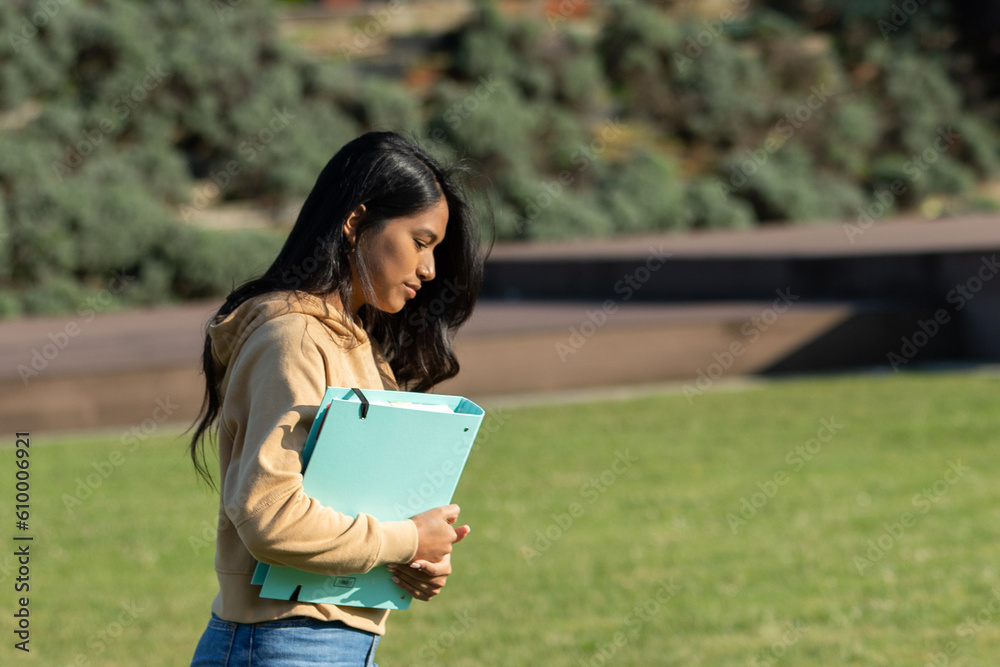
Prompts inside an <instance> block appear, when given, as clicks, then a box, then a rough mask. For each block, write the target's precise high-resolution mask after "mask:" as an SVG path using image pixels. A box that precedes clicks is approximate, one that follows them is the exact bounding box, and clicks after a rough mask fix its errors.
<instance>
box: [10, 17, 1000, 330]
mask: <svg viewBox="0 0 1000 667" xmlns="http://www.w3.org/2000/svg"><path fill="white" fill-rule="evenodd" d="M413 4H418V3H413ZM520 4H524V5H526V6H529V8H534V11H511V10H510V7H511V6H514V7H516V6H518V5H519V3H513V2H512V3H504V11H501V9H500V8H498V7H497V6H495V5H494V4H492V3H488V2H483V3H477V5H476V6H475V8H474V11H472V12H470V13H469V14H468V17H467V18H465V19H463V20H462V21H461V22H460V23H459V24H458V25H457V26H456V27H453V28H449V29H448V30H446V31H444V32H443V33H437V34H417V35H415V36H414V35H410V36H403V37H400V36H398V35H396V34H395V32H394V31H393V30H392V29H391V28H392V27H393V26H392V23H393V21H395V20H396V16H397V15H396V14H394V13H393V12H399V11H401V10H400V9H399V4H398V3H397V4H395V5H392V6H391V7H394V9H392V10H390V9H386V7H387V6H386V5H371V6H370V7H371V9H370V10H368V11H369V12H370V14H368V15H362V19H361V20H360V21H355V23H356V25H355V27H354V32H353V37H350V38H348V39H347V40H346V41H345V43H343V44H341V45H340V48H339V49H337V48H333V49H329V50H328V52H327V53H326V54H325V55H323V54H316V53H309V52H307V51H306V50H305V49H303V48H300V47H299V46H297V45H296V43H295V41H294V40H291V39H288V38H287V37H285V36H283V34H282V32H281V30H280V29H279V28H280V25H279V24H280V20H279V12H281V11H287V8H288V7H294V8H296V9H298V8H301V7H302V5H301V4H292V3H289V4H287V5H286V4H285V3H273V2H267V1H265V0H211V1H208V0H175V1H172V2H137V1H135V0H89V1H86V2H85V1H83V0H41V1H35V0H15V1H13V2H5V3H3V4H2V5H0V35H2V36H3V37H2V39H0V146H2V149H0V316H12V315H17V314H22V313H28V314H33V313H56V312H66V311H72V310H73V309H75V308H78V307H79V304H80V303H82V302H83V301H84V300H85V299H87V298H88V295H93V294H95V293H99V292H101V291H102V290H106V289H108V285H109V284H110V283H111V282H112V281H114V280H115V276H120V275H126V276H129V277H130V278H131V280H130V281H129V282H128V284H129V287H128V288H127V289H124V290H121V292H120V293H119V294H116V297H117V299H116V303H119V304H120V305H148V304H155V303H164V302H170V301H178V300H185V299H192V298H202V297H211V296H218V295H221V294H225V293H226V292H227V291H228V290H229V289H231V287H232V286H233V284H234V283H238V282H239V281H240V280H242V279H244V278H247V277H249V276H250V275H251V274H253V273H255V272H259V271H260V270H262V269H263V268H265V267H266V265H267V264H268V263H269V262H270V260H271V259H272V258H273V256H274V254H275V252H276V250H277V248H278V247H279V246H280V243H281V241H282V239H283V237H284V234H285V233H286V230H287V225H288V224H290V222H291V221H293V220H294V211H295V210H296V209H297V206H298V204H300V203H301V201H302V199H303V198H304V197H305V195H306V194H307V193H308V191H309V189H310V188H311V187H312V185H313V183H314V181H315V178H316V176H317V175H318V174H319V172H320V170H321V169H322V167H323V165H324V164H325V163H326V161H327V160H328V159H329V158H330V157H331V156H332V155H333V153H334V152H336V150H337V149H338V148H339V147H340V146H342V145H343V144H344V143H345V142H347V141H348V140H350V139H351V138H353V137H354V136H356V135H357V134H359V133H361V132H363V131H365V130H369V129H392V130H396V131H399V132H401V133H403V134H406V135H408V136H411V137H414V138H417V139H418V140H420V141H421V142H422V143H423V144H424V145H426V146H427V147H428V148H429V149H431V150H432V152H434V153H435V154H436V155H439V156H440V157H442V158H443V159H446V160H454V159H465V160H468V161H469V162H470V164H471V165H472V166H473V167H474V168H475V169H476V170H477V171H479V172H480V173H482V174H483V176H485V179H484V180H485V182H486V183H488V188H489V190H490V199H491V200H492V204H493V209H494V213H495V217H496V232H497V238H498V239H500V240H515V239H517V240H533V239H569V238H576V237H587V236H591V237H592V236H610V235H619V234H631V233H644V232H647V233H648V232H660V231H682V230H689V229H699V228H727V227H728V228H735V227H748V226H753V225H758V224H772V223H781V222H787V223H796V224H802V223H809V222H813V221H818V220H844V219H853V218H855V217H857V216H858V215H859V214H861V213H862V212H864V211H866V210H868V207H869V206H870V204H871V203H872V202H874V201H876V200H877V199H876V198H877V197H878V196H879V195H880V194H883V195H884V192H885V190H886V189H887V188H889V187H890V186H891V185H892V184H893V183H894V182H895V181H902V183H903V184H904V187H903V191H902V193H901V194H899V195H898V196H896V197H894V199H893V202H892V204H891V206H890V207H889V210H888V211H887V213H893V212H898V211H900V210H911V209H915V210H918V211H920V212H922V213H923V214H925V215H932V216H935V217H936V216H941V215H947V214H950V213H957V212H962V211H968V210H976V209H984V208H995V207H996V206H997V205H996V202H995V200H993V199H991V198H990V197H989V196H987V195H986V194H984V193H986V192H988V188H984V184H989V183H990V181H991V179H994V178H995V177H996V175H997V171H998V169H1000V139H998V132H997V120H998V114H1000V111H998V104H997V103H998V95H997V89H996V79H995V74H993V73H994V72H995V71H996V70H995V66H996V64H997V51H998V49H997V47H996V43H995V40H994V41H993V42H990V40H989V34H990V33H989V31H986V33H985V34H982V31H983V26H982V24H983V21H982V20H977V16H976V11H978V12H980V14H981V12H982V11H986V10H989V11H994V10H993V9H992V7H993V3H988V7H987V8H986V9H983V8H979V9H976V8H973V9H972V10H968V11H967V8H968V7H971V6H972V5H971V3H953V4H949V3H946V2H935V1H934V0H926V1H924V2H918V0H907V1H906V2H896V1H891V0H866V1H858V2H844V1H840V0H761V1H760V2H756V3H748V2H746V1H745V0H731V1H725V2H674V1H670V0H661V1H659V2H652V1H650V2H643V1H639V0H635V1H630V2H617V3H615V2H612V3H593V2H587V1H585V0H563V1H562V2H548V3H538V2H534V3H520ZM977 7H978V6H977ZM379 12H381V13H379ZM366 16H370V17H371V18H366ZM379 17H381V18H379ZM345 20H346V19H345ZM977 31H978V32H977ZM414 37H415V38H417V42H418V43H419V45H420V46H419V48H418V50H417V51H416V54H415V55H413V54H411V53H410V52H406V53H407V55H405V56H404V57H402V58H397V60H400V61H402V64H400V63H399V62H393V60H392V58H391V57H389V58H388V59H387V58H384V57H380V56H379V54H380V53H382V52H385V51H386V50H388V52H389V53H390V54H391V53H392V52H394V50H395V52H397V53H399V52H400V49H403V50H404V51H405V48H412V45H411V46H410V47H406V40H407V39H410V40H411V42H412V41H413V39H414ZM373 45H374V46H373ZM991 45H992V46H991ZM379 47H381V51H380V48H379ZM938 137H945V138H946V139H947V140H948V141H949V142H950V143H948V144H947V146H946V148H945V149H944V150H941V148H940V147H941V146H942V143H941V142H940V141H939V142H938V143H937V144H935V141H936V140H937V139H938ZM883 200H884V199H883ZM239 206H245V207H248V208H247V209H246V210H253V211H256V212H257V217H259V218H261V219H263V220H265V223H264V224H260V225H256V226H253V227H255V228H247V227H248V226H251V225H241V224H237V225H236V229H230V228H227V227H226V226H225V225H220V224H215V223H213V220H215V221H216V222H217V216H216V217H213V214H214V213H216V212H219V211H225V210H230V209H232V207H239ZM882 215H885V213H883V214H882ZM237 217H238V216H237Z"/></svg>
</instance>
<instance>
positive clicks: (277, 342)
mask: <svg viewBox="0 0 1000 667" xmlns="http://www.w3.org/2000/svg"><path fill="white" fill-rule="evenodd" d="M457 171H458V170H455V169H451V170H446V169H443V168H442V167H441V166H440V165H439V164H438V163H437V162H436V161H435V160H434V159H433V158H432V157H431V156H430V155H428V154H427V153H426V152H425V151H423V150H421V149H420V148H419V147H417V146H415V145H414V144H412V143H410V142H408V141H406V140H405V139H403V138H402V137H400V136H399V135H397V134H394V133H391V132H372V133H368V134H365V135H362V136H361V137H359V138H357V139H355V140H354V141H352V142H350V143H348V144H347V145H346V146H344V147H343V148H342V149H341V150H340V151H339V152H338V153H337V154H336V155H335V156H334V157H333V158H332V159H331V160H330V162H329V163H328V164H327V165H326V167H325V168H324V169H323V171H322V173H321V174H320V176H319V179H318V180H317V182H316V185H315V186H314V187H313V190H312V192H311V193H310V194H309V197H308V198H307V199H306V201H305V204H304V205H303V207H302V211H301V212H300V213H299V217H298V219H297V221H296V223H295V226H294V227H293V229H292V231H291V233H290V234H289V236H288V239H287V240H286V241H285V244H284V247H282V249H281V251H280V253H279V254H278V257H277V259H275V261H274V263H273V264H272V265H271V267H270V268H269V269H267V271H266V272H264V274H263V275H262V276H260V277H259V278H257V279H255V280H251V281H249V282H247V283H245V284H244V285H242V286H240V287H239V288H237V289H236V290H234V291H233V292H232V293H231V294H230V295H229V296H228V297H227V298H226V301H225V303H224V304H223V305H222V307H221V308H219V311H218V313H217V314H216V316H215V317H214V318H213V319H212V321H211V322H210V323H209V325H208V331H207V335H206V338H205V348H204V356H203V368H204V373H205V382H206V387H205V401H204V404H203V406H202V413H201V415H200V416H199V418H200V420H199V421H198V422H197V428H196V429H195V431H194V435H193V437H192V440H191V445H190V450H191V458H192V460H193V462H194V465H195V468H196V470H197V471H198V472H199V473H200V474H201V475H202V476H203V477H205V478H206V479H207V480H208V481H209V482H210V483H213V480H212V477H211V474H210V473H209V470H208V465H207V463H206V458H205V451H204V440H205V439H206V438H207V436H208V434H209V433H210V431H211V430H213V428H214V427H215V426H217V428H218V450H219V451H218V453H219V475H220V479H219V485H218V488H219V496H220V501H219V525H218V538H217V546H216V556H215V569H216V573H217V577H218V580H219V593H218V595H217V596H216V598H215V600H214V602H213V603H212V610H211V618H210V620H209V622H208V627H207V628H206V630H205V632H204V634H203V635H202V637H201V640H200V642H199V643H198V646H197V648H196V650H195V655H194V659H193V661H192V665H193V666H199V667H200V666H207V665H227V666H236V665H251V664H252V665H254V666H258V667H284V666H286V665H287V666H292V665H295V666H298V665H343V666H345V667H346V666H348V665H351V666H360V665H372V664H374V662H373V659H374V653H375V647H376V645H377V644H378V639H379V637H380V636H381V635H382V634H383V633H384V632H385V622H386V616H387V615H388V612H387V611H385V610H381V609H368V608H362V607H341V606H335V605H329V604H314V603H307V602H298V601H290V600H272V599H265V598H261V597H259V594H258V593H259V590H260V588H259V587H258V586H253V585H251V584H250V578H251V575H252V574H253V570H254V567H255V564H256V561H262V562H265V563H271V564H277V565H287V566H291V567H295V568H298V569H301V570H307V571H311V572H318V573H323V574H330V575H341V574H352V573H363V572H367V571H368V570H370V569H371V568H373V567H378V566H383V565H388V566H389V568H390V569H391V570H393V572H394V575H395V576H394V580H395V581H396V583H397V584H398V585H399V586H400V587H401V588H403V589H404V590H405V591H406V592H408V593H409V594H411V595H413V596H414V597H415V598H417V599H420V600H429V599H430V598H432V597H434V596H435V595H436V594H437V593H438V592H440V590H441V588H442V587H443V586H444V584H445V581H446V579H447V577H448V575H449V574H450V573H451V563H450V552H451V550H452V545H453V544H454V543H456V542H458V541H459V540H461V539H462V538H463V537H465V535H466V534H468V532H469V527H468V526H460V527H458V528H456V527H455V526H454V524H455V522H456V521H457V519H458V513H459V508H458V507H457V506H456V505H450V506H447V507H439V508H436V509H433V510H430V511H428V512H424V513H422V514H418V515H416V516H414V517H412V518H410V519H406V520H404V521H386V522H379V521H378V520H377V519H375V518H374V517H372V516H368V515H366V514H359V515H358V516H348V515H344V514H341V513H339V512H337V508H335V507H324V506H322V505H320V504H319V503H317V502H316V501H315V500H314V499H312V498H310V497H308V496H307V495H306V494H305V493H304V491H303V489H302V475H301V470H302V460H301V457H300V455H301V452H302V447H303V444H304V443H305V440H306V437H307V435H308V432H309V429H310V427H311V425H312V421H313V418H314V417H315V415H316V411H317V408H318V406H319V403H320V400H321V399H322V397H323V393H324V392H325V390H326V387H327V386H340V387H359V388H362V389H364V388H370V389H383V388H384V389H407V390H411V391H426V390H428V389H430V388H431V387H432V386H434V385H435V384H437V383H438V382H440V381H442V380H445V379H447V378H449V377H452V376H454V375H455V374H456V373H457V372H458V362H457V360H456V359H455V355H454V353H453V352H452V347H451V340H452V337H453V335H454V333H455V331H456V330H457V328H458V327H459V326H460V325H462V324H463V323H464V322H465V321H466V320H467V319H468V317H469V315H470V314H471V313H472V309H473V306H474V305H475V301H476V297H477V295H478V292H479V287H480V283H481V280H482V265H483V260H484V258H485V256H484V254H483V253H481V250H480V247H479V237H478V234H477V225H476V221H475V220H474V218H473V214H472V210H471V208H470V206H469V205H468V203H467V202H466V201H465V199H464V198H463V195H462V194H461V192H460V190H459V188H458V186H457V184H456V182H455V178H456V175H457ZM487 252H488V250H487Z"/></svg>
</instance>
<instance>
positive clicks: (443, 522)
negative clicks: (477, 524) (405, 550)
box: [410, 505, 469, 563]
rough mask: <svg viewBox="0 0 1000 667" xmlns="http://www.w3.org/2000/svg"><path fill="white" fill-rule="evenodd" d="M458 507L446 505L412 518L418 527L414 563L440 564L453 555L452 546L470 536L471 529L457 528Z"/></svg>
mask: <svg viewBox="0 0 1000 667" xmlns="http://www.w3.org/2000/svg"><path fill="white" fill-rule="evenodd" d="M458 512H459V507H458V505H446V506H444V507H435V508H434V509H431V510H427V511H426V512H421V513H420V514H417V515H416V516H413V517H411V518H410V520H411V521H413V523H415V524H416V525H417V535H418V541H417V554H416V557H415V558H414V561H427V562H429V563H439V562H441V561H442V560H443V559H444V557H445V556H447V555H448V554H450V553H451V548H452V545H453V544H454V543H455V542H458V541H459V540H461V539H462V538H463V537H465V536H466V535H468V533H469V527H468V526H460V527H459V528H455V527H454V526H453V525H452V524H454V523H455V522H456V521H458Z"/></svg>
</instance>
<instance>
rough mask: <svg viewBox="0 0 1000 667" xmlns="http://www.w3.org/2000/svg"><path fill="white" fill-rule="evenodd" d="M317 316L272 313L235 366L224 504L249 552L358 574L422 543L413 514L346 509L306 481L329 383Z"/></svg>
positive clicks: (406, 555)
mask: <svg viewBox="0 0 1000 667" xmlns="http://www.w3.org/2000/svg"><path fill="white" fill-rule="evenodd" d="M311 319H312V318H311V317H309V316H306V315H301V316H300V315H296V314H291V315H285V316H281V317H277V318H275V319H272V320H269V321H268V322H265V323H264V324H262V325H261V326H260V327H259V328H258V329H257V330H256V331H254V332H253V333H252V334H251V335H250V337H249V338H248V339H247V341H246V342H245V343H244V345H243V347H242V349H241V350H240V352H239V354H238V356H237V358H236V360H235V362H234V365H233V367H232V369H231V370H230V377H229V381H228V383H227V390H226V397H225V399H224V401H223V405H222V415H221V417H222V426H223V428H225V429H226V431H227V436H228V437H230V438H232V440H233V449H232V455H231V457H230V458H229V460H228V461H226V460H223V465H224V466H225V469H224V470H223V471H222V472H221V474H222V475H223V479H222V498H223V506H224V508H225V512H226V514H227V516H228V517H229V519H230V520H231V521H232V522H233V525H234V526H235V527H236V530H237V532H238V533H239V535H240V538H241V539H242V541H243V543H244V544H245V545H246V547H247V549H248V550H249V551H250V553H251V555H253V557H254V558H256V559H257V560H260V561H262V562H265V563H270V564H275V565H287V566H291V567H295V568H298V569H300V570H305V571H309V572H318V573H323V574H352V573H361V572H367V571H368V570H370V569H371V568H373V567H376V566H378V565H383V564H387V563H398V562H408V561H410V560H412V559H413V558H415V557H416V555H417V549H418V531H417V526H416V524H415V523H414V522H413V521H412V520H409V519H407V520H404V521H387V522H379V521H378V520H377V519H375V518H374V517H372V516H369V515H367V514H359V515H358V516H357V517H353V516H350V515H346V514H342V513H340V512H337V511H336V510H334V509H333V508H329V507H325V506H323V505H321V504H320V503H318V502H317V501H316V500H315V499H313V498H311V497H309V496H308V495H306V493H305V492H304V490H303V489H302V472H301V471H302V459H301V453H302V448H303V445H304V444H305V440H306V438H307V436H308V433H309V429H310V427H311V425H312V420H313V418H314V417H315V415H316V410H317V407H318V405H319V403H320V401H321V400H322V398H323V393H324V392H325V390H326V386H325V383H326V374H325V372H324V361H323V358H322V355H321V354H320V351H319V349H318V347H317V344H316V343H315V342H314V341H313V340H312V339H311V337H310V335H309V331H308V327H309V320H311ZM343 354H345V355H349V354H351V352H350V351H344V352H343Z"/></svg>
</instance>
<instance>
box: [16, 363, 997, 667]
mask: <svg viewBox="0 0 1000 667" xmlns="http://www.w3.org/2000/svg"><path fill="white" fill-rule="evenodd" d="M998 390H1000V382H998V381H997V379H995V378H992V377H987V376H981V375H935V376H919V375H912V376H884V377H881V376H880V377H875V376H863V377H847V378H836V379H813V380H797V381H790V382H783V383H775V384H767V385H763V386H761V387H760V388H755V389H752V390H747V391H743V392H739V393H721V392H718V393H710V394H706V395H703V396H699V397H695V398H694V400H693V402H689V401H688V399H687V398H685V397H684V396H681V395H668V396H656V397H648V398H643V399H638V400H631V401H627V402H607V403H592V404H578V405H560V406H550V407H546V406H539V407H534V408H526V409H517V410H512V409H507V410H501V411H497V410H493V411H491V414H490V416H489V417H488V418H487V422H486V426H485V427H484V431H483V432H482V433H481V434H480V439H479V441H478V444H477V448H476V449H475V450H474V451H473V454H472V456H471V458H470V460H469V464H468V467H467V469H466V472H465V475H464V477H463V480H462V483H461V485H460V487H459V489H458V492H457V494H456V501H457V502H459V504H460V505H461V506H462V516H461V519H462V521H463V522H465V523H469V524H471V525H472V527H473V532H472V534H471V535H470V536H469V538H468V539H467V540H466V541H465V542H463V543H462V544H460V545H458V547H457V549H456V553H455V556H454V561H455V570H456V572H455V574H454V576H453V577H452V579H451V581H450V582H449V585H448V587H447V588H446V590H445V592H444V593H443V594H442V595H441V596H440V597H439V598H437V599H436V600H434V601H433V602H431V603H429V604H420V603H415V604H414V606H413V607H412V608H411V609H410V610H409V611H406V612H398V613H394V614H393V616H392V617H391V618H390V621H389V631H388V633H387V635H386V636H385V637H384V639H383V640H382V642H381V644H380V648H379V656H378V659H379V663H380V664H381V665H382V667H395V666H396V665H414V664H417V665H419V664H426V665H431V664H442V665H457V666H465V665H468V666H472V665H529V664H546V665H567V666H573V667H576V666H578V665H581V664H583V665H600V664H607V665H612V664H615V665H694V664H702V665H748V664H749V665H752V664H761V665H768V664H787V665H831V664H846V665H904V664H905V665H920V666H922V665H925V664H928V663H930V664H944V663H943V662H941V657H938V658H937V660H938V663H935V662H933V661H934V660H935V654H936V653H938V652H944V653H945V654H947V653H949V652H950V653H951V655H948V662H947V664H949V665H991V664H993V663H992V662H991V659H992V658H993V657H994V656H996V655H1000V593H998V594H997V595H998V598H994V597H993V595H994V593H993V589H994V588H996V589H997V590H1000V580H998V577H1000V574H998V568H1000V566H998V565H997V558H996V553H997V544H998V543H1000V539H998V538H1000V485H998V484H997V483H996V480H997V478H998V473H1000V463H998V456H997V450H998V445H1000V411H998V410H997V407H996V405H997V402H998V400H997V399H998V395H997V394H998ZM824 420H825V424H826V427H824ZM831 420H832V421H831ZM824 428H825V430H824ZM489 431H492V432H489ZM10 440H11V444H13V437H11V438H10ZM799 448H801V449H799ZM4 451H5V452H7V454H6V457H7V458H6V459H5V460H7V464H6V465H7V466H8V470H10V471H11V473H12V472H13V455H12V451H13V450H12V449H7V450H4ZM115 451H119V452H120V453H121V456H122V459H123V460H121V462H120V464H119V465H114V464H111V465H112V470H111V471H110V473H109V474H108V475H107V478H106V479H105V478H104V477H103V476H101V470H103V471H105V472H108V470H109V469H108V468H107V466H106V465H103V464H106V463H107V462H108V461H110V460H111V459H110V457H111V456H112V453H113V452H115ZM31 461H32V468H31V471H32V485H33V487H32V488H33V499H32V519H31V530H30V531H29V532H30V533H31V534H33V535H34V537H35V540H34V541H33V542H32V547H31V548H32V563H31V567H32V570H31V577H32V579H31V586H32V589H31V607H30V608H31V614H32V637H31V644H30V646H31V648H32V651H31V653H30V654H29V655H27V656H22V655H21V654H20V652H17V651H14V650H13V648H12V645H13V640H12V639H11V637H12V635H10V634H8V640H7V641H5V643H4V646H3V647H2V648H0V663H2V664H4V665H7V664H20V663H21V662H23V663H24V664H44V665H68V664H88V665H103V664H107V665H151V666H153V665H181V664H187V662H188V661H189V659H190V654H191V652H192V651H193V648H194V645H195V643H196V642H197V639H198V636H199V635H200V633H201V631H202V629H203V627H204V623H205V621H206V619H207V616H208V606H209V603H210V602H211V599H212V597H213V596H214V594H215V585H216V584H215V577H214V573H213V570H212V560H213V554H214V546H212V544H211V541H212V532H213V531H214V524H215V512H216V507H217V505H216V499H215V497H214V496H213V495H212V494H211V493H210V492H208V491H207V490H205V489H204V487H203V486H201V485H199V484H198V483H197V482H196V479H195V476H194V474H193V472H192V470H191V467H190V463H189V461H187V460H186V458H185V455H184V443H183V441H182V440H180V439H178V438H177V437H176V436H175V434H173V433H170V434H163V435H157V436H156V437H153V438H150V439H148V440H146V441H144V442H143V443H141V445H140V446H139V447H138V448H136V449H135V450H134V451H128V447H127V446H126V445H124V444H123V443H122V442H121V441H120V439H119V438H117V437H102V438H94V437H79V438H72V439H59V440H54V439H52V438H43V437H41V436H36V437H35V438H34V439H33V446H32V458H31ZM964 468H967V470H964ZM779 471H780V473H781V474H777V475H776V473H779ZM956 471H958V472H956ZM94 474H96V475H97V476H98V477H99V478H100V484H99V485H98V486H97V487H96V488H95V489H91V495H90V496H89V497H87V498H79V500H80V502H79V504H76V503H75V502H73V501H72V500H70V498H71V497H72V496H73V495H74V494H77V487H78V486H79V481H81V480H82V481H83V482H84V484H86V481H87V476H88V475H94ZM2 478H3V480H4V481H3V486H2V487H0V493H2V494H3V497H4V498H10V497H12V493H13V489H12V487H11V480H12V474H8V475H3V476H2ZM96 479H97V478H95V477H91V481H95V480H96ZM78 495H84V494H82V493H81V494H78ZM743 499H746V503H745V504H744V503H743V502H742V501H743ZM741 507H742V510H741ZM907 516H908V517H909V518H906V517H907ZM897 524H898V525H897ZM904 524H906V525H904ZM10 525H11V528H9V530H8V533H9V534H11V535H13V533H14V532H15V531H14V529H13V518H12V517H11V518H10ZM900 527H901V528H902V530H901V531H900ZM10 543H11V544H13V542H10ZM873 547H874V549H873ZM5 551H8V552H13V549H8V550H5ZM11 563H12V560H11V559H7V560H5V557H4V556H0V568H4V569H3V571H2V572H0V577H3V582H2V584H3V589H4V590H6V591H7V593H6V596H7V601H6V603H5V608H13V603H14V601H15V593H14V592H13V590H12V584H13V576H15V574H14V572H13V570H12V569H11ZM991 604H992V608H991V607H990V605H991ZM969 617H971V619H972V624H968V620H967V619H969ZM7 624H8V625H7V626H8V627H10V625H11V623H10V619H9V617H8V622H7ZM952 644H953V645H952ZM12 656H13V657H12ZM14 657H16V658H18V662H12V661H11V660H12V659H13V658H14ZM74 661H76V662H74ZM84 661H85V662H84Z"/></svg>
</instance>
